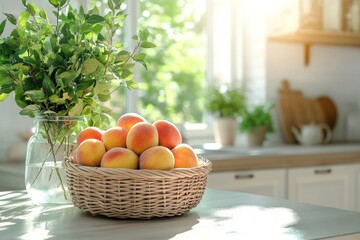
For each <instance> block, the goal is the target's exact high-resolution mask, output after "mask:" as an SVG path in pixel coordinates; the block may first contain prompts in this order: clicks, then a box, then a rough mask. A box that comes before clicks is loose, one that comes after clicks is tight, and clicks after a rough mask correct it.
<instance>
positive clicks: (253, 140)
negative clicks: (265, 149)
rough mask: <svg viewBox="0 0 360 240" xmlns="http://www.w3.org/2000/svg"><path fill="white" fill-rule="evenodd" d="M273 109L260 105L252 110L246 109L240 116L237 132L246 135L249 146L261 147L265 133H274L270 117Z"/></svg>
mask: <svg viewBox="0 0 360 240" xmlns="http://www.w3.org/2000/svg"><path fill="white" fill-rule="evenodd" d="M273 108H274V106H273V105H272V104H261V105H256V106H254V107H252V108H249V107H248V108H246V110H245V111H244V113H243V114H242V119H241V121H240V124H239V131H240V132H241V133H246V136H247V141H248V145H249V146H251V147H255V146H261V145H262V144H263V142H264V140H265V137H266V133H272V132H274V127H273V120H272V116H271V111H272V109H273Z"/></svg>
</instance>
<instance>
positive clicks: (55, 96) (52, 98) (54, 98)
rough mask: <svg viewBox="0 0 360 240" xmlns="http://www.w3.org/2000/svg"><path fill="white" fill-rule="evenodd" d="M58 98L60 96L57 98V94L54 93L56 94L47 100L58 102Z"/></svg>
mask: <svg viewBox="0 0 360 240" xmlns="http://www.w3.org/2000/svg"><path fill="white" fill-rule="evenodd" d="M59 100H60V98H59V96H58V95H56V94H54V95H51V96H50V97H49V101H50V102H52V103H58V102H59Z"/></svg>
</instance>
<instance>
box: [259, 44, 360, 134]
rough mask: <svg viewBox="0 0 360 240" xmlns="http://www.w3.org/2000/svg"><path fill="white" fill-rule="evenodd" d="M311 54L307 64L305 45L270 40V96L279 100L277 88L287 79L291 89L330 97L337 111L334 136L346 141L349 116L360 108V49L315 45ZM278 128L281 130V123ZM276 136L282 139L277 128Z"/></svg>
mask: <svg viewBox="0 0 360 240" xmlns="http://www.w3.org/2000/svg"><path fill="white" fill-rule="evenodd" d="M310 54H311V60H310V63H309V65H307V66H306V65H304V46H303V44H301V43H277V42H276V43H274V42H269V43H268V46H267V60H266V62H267V66H266V68H267V84H266V94H267V98H268V99H270V100H271V101H275V102H276V101H277V99H278V89H279V88H280V86H281V82H282V80H284V79H287V80H289V82H290V84H291V87H292V89H294V90H300V91H302V93H303V95H304V96H306V97H313V98H317V97H319V96H321V95H327V96H329V97H331V98H332V99H333V100H334V102H335V104H336V107H337V112H338V119H337V123H336V127H335V130H334V136H333V139H334V140H339V141H340V140H346V139H347V117H348V115H349V114H350V113H352V112H354V111H359V104H358V103H359V101H360V48H355V47H341V46H323V45H312V46H311V53H310ZM276 117H277V116H276ZM278 123H279V122H278V121H277V124H278ZM359 128H360V126H359ZM277 129H278V130H281V126H280V124H278V125H277ZM276 137H277V139H279V138H281V132H279V131H277V136H276ZM352 140H354V139H352ZM359 140H360V139H359Z"/></svg>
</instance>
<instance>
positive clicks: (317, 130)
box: [291, 123, 332, 145]
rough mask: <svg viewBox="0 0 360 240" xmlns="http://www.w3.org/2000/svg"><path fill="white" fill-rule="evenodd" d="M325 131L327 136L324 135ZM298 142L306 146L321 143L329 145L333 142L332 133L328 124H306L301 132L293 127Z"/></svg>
mask: <svg viewBox="0 0 360 240" xmlns="http://www.w3.org/2000/svg"><path fill="white" fill-rule="evenodd" d="M324 130H325V134H323V132H324ZM291 131H292V132H293V133H294V135H295V138H296V140H297V141H298V142H299V143H301V144H304V145H315V144H321V143H328V142H330V140H331V137H332V132H331V129H330V127H329V126H328V125H326V124H314V123H311V124H306V125H303V126H302V127H301V131H300V132H299V130H298V129H297V128H296V127H291Z"/></svg>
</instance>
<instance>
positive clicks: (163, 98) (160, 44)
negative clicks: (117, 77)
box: [137, 0, 206, 123]
mask: <svg viewBox="0 0 360 240" xmlns="http://www.w3.org/2000/svg"><path fill="white" fill-rule="evenodd" d="M205 3H206V1H204V0H139V4H138V8H139V13H138V14H139V21H138V24H139V27H140V28H144V27H146V28H148V29H149V31H150V33H151V35H152V36H153V39H152V40H153V42H154V43H155V44H156V45H157V48H155V49H152V50H151V51H148V53H149V56H148V58H147V63H148V69H147V70H145V69H143V68H140V71H141V77H140V79H141V80H140V89H141V90H139V91H138V94H137V95H138V97H139V101H138V104H139V105H138V109H139V112H140V113H141V114H142V115H144V116H145V117H146V118H147V119H148V120H149V121H153V120H155V119H160V118H166V119H169V120H171V121H173V122H175V123H184V122H201V121H202V119H203V113H204V98H203V91H204V87H205V67H206V56H205V55H206V37H205V31H204V22H205Z"/></svg>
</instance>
